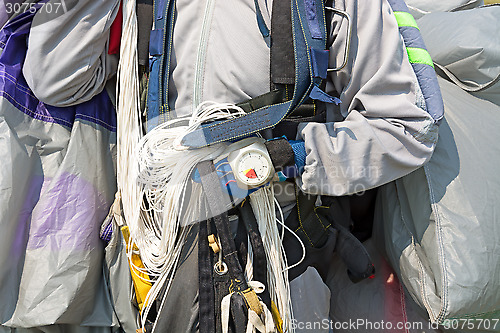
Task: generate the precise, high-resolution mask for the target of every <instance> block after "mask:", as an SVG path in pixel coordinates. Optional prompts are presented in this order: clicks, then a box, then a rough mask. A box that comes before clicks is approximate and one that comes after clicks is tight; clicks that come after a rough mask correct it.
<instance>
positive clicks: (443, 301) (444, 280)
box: [424, 164, 448, 322]
mask: <svg viewBox="0 0 500 333" xmlns="http://www.w3.org/2000/svg"><path fill="white" fill-rule="evenodd" d="M424 171H425V178H426V180H427V186H428V188H429V195H430V199H431V206H432V208H433V211H434V217H435V220H436V234H437V238H438V244H439V252H438V255H439V259H440V265H441V279H442V283H443V286H442V290H443V291H444V292H443V295H441V310H440V313H439V315H438V317H437V321H438V322H441V321H442V320H443V319H444V317H445V312H446V310H447V309H448V284H447V283H448V275H447V272H446V268H445V262H446V260H445V259H446V258H445V255H444V249H443V231H442V228H441V223H440V220H441V219H440V218H439V214H438V207H437V205H436V203H435V196H434V191H433V189H432V186H431V183H430V181H431V176H430V174H429V173H428V171H429V166H428V165H427V164H426V165H425V166H424Z"/></svg>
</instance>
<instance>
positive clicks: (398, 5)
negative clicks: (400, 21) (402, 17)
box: [388, 0, 410, 13]
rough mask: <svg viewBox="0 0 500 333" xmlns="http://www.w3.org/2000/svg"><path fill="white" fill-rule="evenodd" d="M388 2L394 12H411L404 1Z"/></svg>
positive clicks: (393, 0) (394, 0)
mask: <svg viewBox="0 0 500 333" xmlns="http://www.w3.org/2000/svg"><path fill="white" fill-rule="evenodd" d="M388 2H389V4H390V5H391V8H392V10H393V11H394V12H407V13H409V12H410V10H409V9H408V6H407V5H406V3H405V2H404V1H403V0H388Z"/></svg>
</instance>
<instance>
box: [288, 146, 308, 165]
mask: <svg viewBox="0 0 500 333" xmlns="http://www.w3.org/2000/svg"><path fill="white" fill-rule="evenodd" d="M289 142H290V145H291V146H292V149H293V153H294V155H295V156H294V157H295V165H296V166H297V168H298V169H299V172H300V173H302V171H303V170H304V166H305V165H306V157H307V153H306V145H305V143H304V141H302V140H291V141H289Z"/></svg>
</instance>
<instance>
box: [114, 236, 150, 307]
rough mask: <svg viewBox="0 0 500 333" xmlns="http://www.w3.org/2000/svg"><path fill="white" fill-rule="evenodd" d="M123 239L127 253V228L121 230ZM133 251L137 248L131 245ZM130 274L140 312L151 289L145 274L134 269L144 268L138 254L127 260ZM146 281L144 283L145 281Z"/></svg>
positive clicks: (128, 238) (128, 237)
mask: <svg viewBox="0 0 500 333" xmlns="http://www.w3.org/2000/svg"><path fill="white" fill-rule="evenodd" d="M121 231H122V235H123V239H124V240H125V244H127V252H128V250H129V240H130V231H129V229H128V227H127V226H124V227H122V228H121ZM133 250H134V251H137V250H138V249H137V247H136V246H135V245H133ZM129 260H130V261H131V262H129V266H130V273H131V275H132V282H133V283H134V290H135V297H136V299H137V305H138V306H139V310H141V311H142V308H143V307H144V305H145V300H146V295H147V294H148V292H149V290H150V289H151V282H148V280H150V278H149V276H148V275H147V274H145V273H142V272H139V271H138V270H137V269H136V268H135V267H140V268H144V264H143V263H142V260H141V257H140V256H139V255H138V254H135V253H134V254H132V257H131V258H130V259H129ZM134 266H135V267H134ZM145 280H146V281H145Z"/></svg>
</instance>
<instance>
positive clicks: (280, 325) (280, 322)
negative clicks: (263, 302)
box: [271, 301, 283, 333]
mask: <svg viewBox="0 0 500 333" xmlns="http://www.w3.org/2000/svg"><path fill="white" fill-rule="evenodd" d="M271 313H272V314H273V319H274V325H276V329H277V330H278V333H283V320H282V319H281V315H280V312H279V311H278V307H277V306H276V304H274V302H273V301H271Z"/></svg>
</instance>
